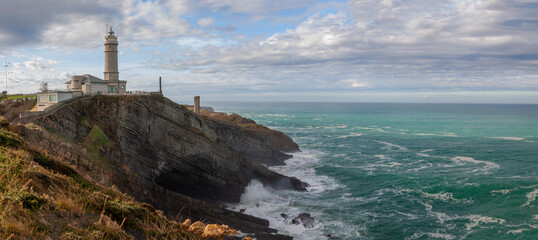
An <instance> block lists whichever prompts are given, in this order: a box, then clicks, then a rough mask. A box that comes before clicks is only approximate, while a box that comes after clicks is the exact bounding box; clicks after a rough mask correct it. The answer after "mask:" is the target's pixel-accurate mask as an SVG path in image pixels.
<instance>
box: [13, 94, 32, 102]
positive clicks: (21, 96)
mask: <svg viewBox="0 0 538 240" xmlns="http://www.w3.org/2000/svg"><path fill="white" fill-rule="evenodd" d="M36 96H37V95H36V94H29V95H24V94H14V95H7V99H6V100H8V101H10V100H19V99H26V98H35V97H36Z"/></svg>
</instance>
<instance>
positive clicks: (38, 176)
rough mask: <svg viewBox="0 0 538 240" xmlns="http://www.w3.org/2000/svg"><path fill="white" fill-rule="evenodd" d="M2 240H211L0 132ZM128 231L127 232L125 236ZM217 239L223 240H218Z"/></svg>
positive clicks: (147, 205) (0, 231)
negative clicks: (142, 238)
mask: <svg viewBox="0 0 538 240" xmlns="http://www.w3.org/2000/svg"><path fill="white" fill-rule="evenodd" d="M0 139H2V141H0V239H13V240H14V239H119V240H123V239H134V236H133V235H131V234H129V233H128V232H132V231H135V232H138V233H140V234H142V235H145V237H146V239H185V240H187V239H195V240H201V239H208V238H209V237H208V236H209V235H207V236H202V234H203V233H204V231H203V230H202V231H188V228H189V227H190V225H189V226H187V225H185V224H182V223H178V222H176V221H171V220H168V219H167V218H166V217H165V216H164V214H163V213H162V212H160V211H156V210H155V209H154V208H153V207H152V206H151V205H149V204H141V203H138V202H136V201H134V199H133V198H132V197H130V196H127V195H125V194H123V193H121V192H119V191H118V190H116V189H115V188H114V187H109V188H107V187H103V186H101V185H99V184H96V183H93V182H90V181H87V180H85V179H84V177H82V176H81V175H80V174H79V173H78V172H76V171H75V170H74V169H72V168H71V167H69V166H67V165H64V164H62V163H60V162H58V161H56V160H54V159H53V158H52V157H49V156H46V155H43V154H42V153H39V152H37V151H35V150H31V149H26V146H25V145H24V142H22V140H21V139H19V138H18V137H17V136H15V135H13V134H11V133H9V132H7V131H6V130H1V129H0ZM126 230H129V231H126ZM215 239H219V238H215Z"/></svg>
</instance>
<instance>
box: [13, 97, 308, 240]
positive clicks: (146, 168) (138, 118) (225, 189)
mask: <svg viewBox="0 0 538 240" xmlns="http://www.w3.org/2000/svg"><path fill="white" fill-rule="evenodd" d="M19 122H20V123H24V124H25V125H24V127H21V128H20V129H19V131H20V133H21V135H22V136H23V137H24V138H25V139H26V140H27V142H30V143H32V144H34V145H35V147H39V148H42V149H44V150H46V151H47V152H49V153H50V154H53V155H55V156H57V157H59V158H60V159H63V160H64V161H66V162H68V163H71V164H72V165H74V166H75V167H77V169H79V171H81V172H84V173H86V174H87V175H88V176H89V177H91V178H93V179H95V180H98V181H100V182H101V183H103V184H108V185H110V184H113V185H115V186H117V187H118V188H119V189H120V190H122V191H124V192H126V193H128V194H130V195H133V196H134V197H135V198H137V199H138V200H140V201H145V202H149V203H152V204H154V205H155V206H156V207H157V208H159V209H161V210H163V211H164V212H165V213H166V214H167V215H169V216H173V217H176V216H177V215H178V214H180V215H183V216H188V217H191V218H193V219H195V218H202V219H207V220H208V221H212V222H213V221H214V222H217V223H225V224H229V225H231V226H232V227H234V228H237V229H241V230H243V231H245V232H249V231H250V232H257V233H259V234H260V236H262V235H263V233H274V232H275V230H273V229H270V228H268V222H267V221H266V220H263V219H258V218H254V217H251V216H247V215H244V214H241V213H236V212H231V211H228V210H225V209H223V208H220V207H216V206H215V205H214V204H215V203H216V204H219V203H221V202H237V201H239V197H240V195H241V193H242V192H243V191H244V189H245V187H246V186H247V185H248V183H249V182H250V181H251V180H253V179H257V180H259V181H260V182H262V183H263V184H265V185H267V186H270V187H272V188H274V189H295V190H301V191H302V190H305V189H306V187H307V186H308V185H307V184H306V183H303V182H301V181H300V180H298V179H296V178H294V177H287V176H283V175H281V174H278V173H275V172H273V171H271V170H269V169H267V168H266V167H264V166H263V165H261V164H259V163H255V162H252V161H250V160H248V159H253V160H255V158H256V157H260V156H263V158H265V159H264V161H266V160H267V159H270V157H267V156H273V157H274V156H276V157H277V158H278V153H280V152H282V151H296V150H298V148H297V147H296V144H295V143H293V141H291V139H289V141H291V142H292V143H293V144H291V143H287V144H285V145H280V146H279V145H277V144H276V142H278V140H279V138H282V135H283V134H281V133H272V132H271V131H270V130H269V129H264V130H263V132H265V133H266V134H269V135H267V136H269V137H268V138H269V139H271V140H263V132H257V133H251V132H249V130H247V128H244V129H241V126H240V125H237V124H236V125H235V126H234V125H229V124H224V123H222V122H219V121H216V120H209V119H204V118H201V117H200V116H198V115H195V114H194V113H192V112H191V111H189V110H187V109H186V108H185V107H183V106H180V105H178V104H175V103H174V102H172V101H170V100H168V99H167V98H164V97H161V96H95V97H91V98H83V99H79V100H76V101H72V102H70V103H67V104H65V105H64V106H62V107H59V108H57V109H55V110H54V111H51V112H47V113H44V114H42V115H38V116H32V117H29V118H26V119H21V120H19ZM236 131H237V132H236ZM267 136H266V137H267ZM284 136H285V135H284ZM248 139H252V141H248ZM268 143H270V144H269V146H271V149H270V150H266V148H267V146H268ZM237 144H241V146H237ZM248 144H253V145H252V149H256V150H260V151H262V152H263V154H255V151H256V150H254V151H249V150H246V148H248ZM264 144H265V145H264ZM245 145H246V146H245ZM263 150H266V151H263ZM277 152H278V153H277ZM242 154H243V155H244V156H242ZM245 157H246V158H248V159H246V158H245ZM259 162H263V161H259ZM275 162H277V161H275ZM271 236H274V235H271ZM281 237H282V238H277V239H285V237H284V236H281ZM270 238H272V237H270ZM270 238H268V239H270Z"/></svg>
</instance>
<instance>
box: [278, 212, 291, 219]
mask: <svg viewBox="0 0 538 240" xmlns="http://www.w3.org/2000/svg"><path fill="white" fill-rule="evenodd" d="M280 216H281V217H282V218H284V219H286V220H288V218H290V217H289V216H288V214H285V213H281V214H280Z"/></svg>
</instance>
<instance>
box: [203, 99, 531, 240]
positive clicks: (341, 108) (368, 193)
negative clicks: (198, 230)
mask: <svg viewBox="0 0 538 240" xmlns="http://www.w3.org/2000/svg"><path fill="white" fill-rule="evenodd" d="M212 106H213V107H214V108H215V109H216V111H222V112H229V113H231V112H235V113H238V114H241V115H243V116H245V117H248V118H252V119H253V120H255V121H256V122H258V123H260V124H263V125H266V126H269V127H271V128H274V129H277V130H280V131H283V132H284V133H286V134H288V135H289V136H290V137H292V138H293V139H294V140H295V141H296V142H297V143H298V144H299V146H300V148H301V150H302V151H303V152H301V153H297V154H295V155H294V158H292V159H290V160H288V161H287V164H288V165H287V166H285V167H272V169H274V170H275V171H279V172H281V173H284V174H287V175H293V176H297V177H298V178H300V179H302V180H304V181H307V182H309V183H310V184H312V187H311V188H310V189H309V191H308V192H307V193H297V192H291V191H278V192H276V191H273V190H271V189H266V188H263V187H262V186H261V184H258V183H257V182H253V183H251V186H249V188H247V192H246V193H245V194H244V196H243V199H242V202H241V203H240V204H238V205H236V206H234V207H232V208H233V209H240V208H247V213H250V214H252V215H256V216H260V217H264V218H268V219H269V220H270V222H271V226H273V227H276V228H278V229H279V230H280V231H281V232H283V233H288V234H291V235H293V236H295V237H296V238H297V239H327V237H326V235H327V234H331V235H333V236H337V237H340V239H538V206H537V200H536V197H537V195H538V105H473V104H381V103H379V104H375V103H249V104H244V103H243V104H238V103H215V104H212ZM300 212H309V213H311V214H312V215H313V216H314V218H315V219H316V227H315V228H313V229H305V228H304V227H302V226H300V225H299V226H298V225H293V224H290V223H289V222H288V220H285V219H283V218H282V217H280V213H286V214H288V215H293V216H296V215H297V214H298V213H300Z"/></svg>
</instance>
